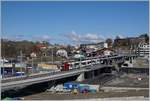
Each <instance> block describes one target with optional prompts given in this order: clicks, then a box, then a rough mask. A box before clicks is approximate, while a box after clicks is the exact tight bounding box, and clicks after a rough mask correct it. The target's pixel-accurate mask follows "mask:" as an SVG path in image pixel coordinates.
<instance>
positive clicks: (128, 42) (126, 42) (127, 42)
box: [114, 37, 145, 49]
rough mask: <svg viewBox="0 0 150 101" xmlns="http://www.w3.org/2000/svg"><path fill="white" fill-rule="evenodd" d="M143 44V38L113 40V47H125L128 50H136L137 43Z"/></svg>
mask: <svg viewBox="0 0 150 101" xmlns="http://www.w3.org/2000/svg"><path fill="white" fill-rule="evenodd" d="M141 42H142V43H145V38H143V37H129V38H121V39H115V40H114V46H115V47H120V46H122V47H123V46H127V47H128V49H131V48H132V49H136V48H137V47H138V45H139V43H141Z"/></svg>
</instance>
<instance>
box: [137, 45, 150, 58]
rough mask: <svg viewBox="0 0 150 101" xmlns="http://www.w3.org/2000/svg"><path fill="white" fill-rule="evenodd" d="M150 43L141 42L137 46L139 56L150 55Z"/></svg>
mask: <svg viewBox="0 0 150 101" xmlns="http://www.w3.org/2000/svg"><path fill="white" fill-rule="evenodd" d="M149 52H150V51H149V44H147V43H140V44H139V45H138V48H137V54H138V55H139V56H146V57H148V56H149Z"/></svg>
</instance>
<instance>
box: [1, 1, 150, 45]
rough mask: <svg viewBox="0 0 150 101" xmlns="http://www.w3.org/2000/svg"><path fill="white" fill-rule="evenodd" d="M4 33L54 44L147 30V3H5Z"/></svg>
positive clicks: (132, 33) (3, 14) (127, 34)
mask: <svg viewBox="0 0 150 101" xmlns="http://www.w3.org/2000/svg"><path fill="white" fill-rule="evenodd" d="M1 9H2V36H3V37H7V38H10V39H15V40H19V39H27V40H34V41H35V40H39V41H40V40H47V41H50V42H51V43H61V44H70V43H78V42H79V43H80V42H82V41H83V40H84V41H83V42H97V41H99V40H104V39H106V38H115V36H116V35H120V36H123V37H127V36H138V35H140V34H142V33H148V9H149V8H148V2H146V1H145V2H144V1H140V2H137V1H134V2H131V1H126V2H120V1H117V2H114V1H107V2H103V1H95V2H92V1H91V2H81V1H76V2H73V1H71V2H67V1H66V2H60V1H59V2H58V1H57V2H52V1H47V2H42V1H39V2H36V1H34V2H31V1H24V2H20V1H16V2H15V1H13V2H11V1H8V2H6V1H5V2H2V8H1Z"/></svg>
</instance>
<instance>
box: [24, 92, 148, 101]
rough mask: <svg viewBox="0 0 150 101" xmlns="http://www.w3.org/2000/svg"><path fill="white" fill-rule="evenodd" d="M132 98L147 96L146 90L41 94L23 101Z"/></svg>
mask: <svg viewBox="0 0 150 101" xmlns="http://www.w3.org/2000/svg"><path fill="white" fill-rule="evenodd" d="M132 96H144V97H148V96H149V91H148V90H139V91H136V90H128V91H126V92H98V93H93V94H92V93H87V94H52V93H50V92H43V93H39V94H35V95H31V96H26V97H24V99H25V100H71V99H89V98H91V99H92V98H111V97H132Z"/></svg>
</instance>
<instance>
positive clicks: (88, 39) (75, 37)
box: [65, 31, 104, 43]
mask: <svg viewBox="0 0 150 101" xmlns="http://www.w3.org/2000/svg"><path fill="white" fill-rule="evenodd" d="M65 37H66V38H68V39H69V40H72V41H74V42H76V43H97V42H101V41H104V37H103V36H101V35H98V34H92V33H87V34H83V35H81V34H80V35H79V34H77V33H76V32H75V31H72V32H71V33H68V34H65Z"/></svg>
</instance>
